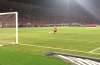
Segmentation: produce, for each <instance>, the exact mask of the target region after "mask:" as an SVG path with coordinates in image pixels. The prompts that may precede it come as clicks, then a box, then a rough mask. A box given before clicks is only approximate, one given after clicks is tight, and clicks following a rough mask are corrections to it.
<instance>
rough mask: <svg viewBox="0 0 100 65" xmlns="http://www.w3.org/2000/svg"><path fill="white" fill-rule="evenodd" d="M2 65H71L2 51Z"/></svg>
mask: <svg viewBox="0 0 100 65" xmlns="http://www.w3.org/2000/svg"><path fill="white" fill-rule="evenodd" d="M0 65H70V64H67V63H66V62H64V61H62V60H60V59H57V58H53V57H44V56H40V55H32V54H24V53H17V52H12V51H6V50H1V49H0Z"/></svg>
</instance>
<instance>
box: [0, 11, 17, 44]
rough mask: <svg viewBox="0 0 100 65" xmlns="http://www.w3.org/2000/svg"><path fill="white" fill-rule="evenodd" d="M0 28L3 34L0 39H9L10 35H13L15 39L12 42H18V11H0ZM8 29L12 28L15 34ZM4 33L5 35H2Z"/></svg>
mask: <svg viewBox="0 0 100 65" xmlns="http://www.w3.org/2000/svg"><path fill="white" fill-rule="evenodd" d="M0 28H1V29H0V31H1V32H0V34H1V35H2V34H3V35H2V36H3V37H1V38H0V41H5V40H6V39H8V41H9V40H10V39H9V38H10V36H11V37H12V38H13V36H12V35H15V36H16V37H15V38H16V39H15V38H14V39H15V41H12V42H16V44H18V12H6V13H0ZM10 29H11V31H12V29H13V30H14V33H15V34H14V33H12V32H10ZM4 34H5V35H6V36H4ZM7 35H8V36H7ZM2 38H4V39H2Z"/></svg>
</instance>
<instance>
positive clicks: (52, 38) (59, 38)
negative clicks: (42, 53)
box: [21, 36, 100, 42]
mask: <svg viewBox="0 0 100 65" xmlns="http://www.w3.org/2000/svg"><path fill="white" fill-rule="evenodd" d="M21 37H35V38H46V39H59V40H74V41H83V42H100V41H89V40H75V39H62V38H48V37H36V36H21Z"/></svg>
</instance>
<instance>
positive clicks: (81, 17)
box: [0, 8, 100, 26]
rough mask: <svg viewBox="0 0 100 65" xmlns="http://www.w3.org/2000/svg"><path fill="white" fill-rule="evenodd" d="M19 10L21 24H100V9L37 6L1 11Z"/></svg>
mask: <svg viewBox="0 0 100 65" xmlns="http://www.w3.org/2000/svg"><path fill="white" fill-rule="evenodd" d="M13 11H18V15H19V16H18V19H19V21H18V22H19V26H44V25H45V26H46V25H47V26H48V25H49V24H66V25H71V24H74V23H77V24H82V25H87V24H100V10H90V11H89V10H88V11H87V10H67V9H58V8H37V9H33V10H29V11H25V10H15V9H9V10H8V9H0V12H13Z"/></svg>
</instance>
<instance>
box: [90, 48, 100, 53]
mask: <svg viewBox="0 0 100 65" xmlns="http://www.w3.org/2000/svg"><path fill="white" fill-rule="evenodd" d="M99 49H100V47H99V48H96V49H94V50H92V51H89V53H93V52H94V51H97V50H99Z"/></svg>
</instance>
